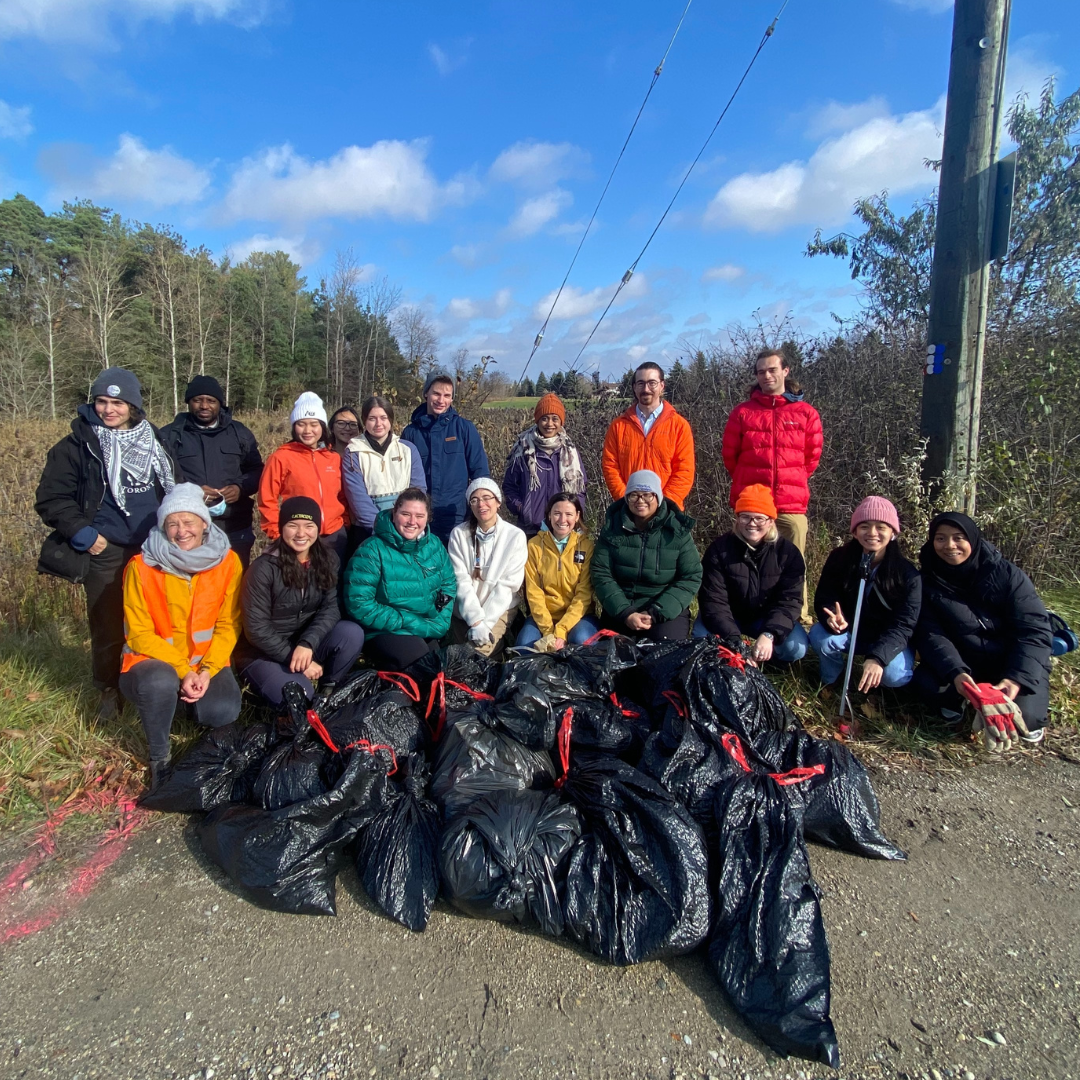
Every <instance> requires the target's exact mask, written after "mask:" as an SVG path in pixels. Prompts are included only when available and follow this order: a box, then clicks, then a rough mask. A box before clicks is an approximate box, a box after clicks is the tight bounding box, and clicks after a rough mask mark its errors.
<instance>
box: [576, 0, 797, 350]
mask: <svg viewBox="0 0 1080 1080" xmlns="http://www.w3.org/2000/svg"><path fill="white" fill-rule="evenodd" d="M788 2H789V0H784V2H783V4H782V5H781V7H780V10H779V11H778V12H777V13H776V17H775V18H774V19H773V21H772V22H771V23H769V25H768V27H767V28H766V30H765V33H764V34H762V35H761V41H759V42H758V47H757V48H756V49H755V50H754V55H753V56H752V57H750V63H749V64H747V65H746V70H745V71H743V73H742V77H741V78H740V79H739V81H738V82H737V83H736V84H735V89H734V90H732V92H731V97H729V98H728V100H727V104H726V105H725V106H724V108H723V110H722V111H721V113H720V115H719V116H718V117H717V120H716V123H715V124H713V126H712V130H711V131H710V132H709V134H708V137H707V138H706V139H705V141H704V142H703V143H702V144H701V149H700V150H699V151H698V152H697V157H695V158H694V160H693V161H692V162H690V167H689V168H688V169H687V170H686V173H685V175H684V176H683V178H682V180H681V181H680V182H679V186H678V187H677V188H676V189H675V194H674V195H672V196H671V200H670V201H669V202H668V204H667V206H666V207H664V212H663V213H662V214H661V215H660V220H659V221H658V222H657V223H656V227H655V228H654V229H653V231H652V232H651V233H649V238H648V240H646V241H645V246H644V247H643V248H642V249H641V251H639V252H638V256H637V258H636V259H635V260H634V261H633V262H632V263H631V264H630V267H629V269H628V270H627V271H626V273H625V274H623V276H622V280H621V281H620V282H619V284H618V285H616V286H615V292H614V293H612V295H611V299H610V300H609V301H608V302H607V307H605V308H604V310H603V311H602V312H601V313H600V318H599V319H597V320H596V325H595V326H594V327H593V328H592V330H590V331H589V336H588V337H587V338H586V339H585V344H584V345H582V346H581V349H580V350H579V351H578V354H577V356H576V357H574V362H573V364H571V365H570V369H571V370H573V369H574V368H575V367H576V366H577V362H578V361H579V360H580V359H581V355H582V353H584V352H585V350H586V349H587V348H588V347H589V342H590V341H592V339H593V335H594V334H595V333H596V331H597V330H599V329H600V324H601V323H602V322H603V321H604V319H605V318H606V316H607V313H608V312H609V311H610V310H611V305H612V304H614V303H615V300H616V298H617V297H618V295H619V293H621V292H622V291H623V289H624V288H625V287H626V286H627V284H628V283H629V281H630V279H631V278H632V277H633V276H634V271H635V270H637V266H638V263H639V262H641V259H642V257H643V256H644V254H645V252H646V251H648V250H649V245H650V244H651V243H652V242H653V238H654V237H655V236H656V234H657V233H658V232H659V231H660V226H661V225H663V224H664V219H665V218H666V217H667V216H668V214H669V213H670V212H671V208H672V207H673V206H674V205H675V200H676V199H677V198H678V197H679V193H680V192H681V191H682V189H683V187H685V185H686V181H687V180H689V179H690V174H691V173H692V172H693V171H694V167H695V166H696V165H697V163H698V162H699V161H700V160H701V156H702V155H703V154H704V153H705V151H706V149H707V148H708V146H709V143H710V142H712V137H713V136H714V135H715V134H716V129H717V128H718V127H719V126H720V122H721V121H722V120H723V119H724V117H725V116H727V112H728V109H730V108H731V104H732V102H733V101H734V100H735V97H736V95H737V94H738V93H739V91H740V90H741V89H742V85H743V83H744V82H746V77H747V76H748V75H749V74H750V69H751V68H752V67H753V66H754V64H755V63H756V62H757V58H758V57H759V56H760V55H761V50H762V49H764V48H765V43H766V42H767V41H768V40H769V38H771V37H772V36H773V32H774V31H775V30H776V24H777V23H778V22H779V21H780V16H781V15H783V14H784V9H785V8H786V7H787V6H788Z"/></svg>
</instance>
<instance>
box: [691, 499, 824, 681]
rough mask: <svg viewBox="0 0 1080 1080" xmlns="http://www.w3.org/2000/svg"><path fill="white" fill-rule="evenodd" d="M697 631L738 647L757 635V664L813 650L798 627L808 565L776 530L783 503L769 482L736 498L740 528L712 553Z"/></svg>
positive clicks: (706, 566)
mask: <svg viewBox="0 0 1080 1080" xmlns="http://www.w3.org/2000/svg"><path fill="white" fill-rule="evenodd" d="M702 570H703V577H702V581H701V592H700V593H699V594H698V611H699V614H698V617H697V621H696V622H695V623H694V631H693V633H694V637H705V635H706V634H716V635H717V636H718V637H719V638H721V639H722V640H723V642H724V644H725V645H727V646H728V647H730V648H732V649H738V648H739V647H740V645H741V644H742V638H743V635H744V634H745V635H746V636H747V637H750V638H753V639H754V642H753V645H752V646H751V650H750V660H751V662H752V663H756V664H760V663H765V662H767V661H769V660H772V661H775V662H776V663H778V664H790V663H793V662H794V661H796V660H801V659H802V658H803V657H804V656H805V655H806V649H807V646H808V644H809V642H808V641H807V637H806V631H805V630H803V628H802V627H801V626H800V625H799V615H800V613H801V612H802V596H803V587H804V583H805V581H806V564H805V563H804V562H803V557H802V553H801V552H800V551H799V549H798V548H797V547H796V546H795V545H794V544H793V543H792V542H791V541H790V540H786V539H785V538H784V537H782V536H781V535H780V534H779V532H778V531H777V528H776V504H775V502H774V501H773V497H772V492H771V491H769V489H768V488H767V487H766V486H765V485H764V484H751V485H750V486H749V487H745V488H743V490H742V491H741V492H740V493H739V497H738V498H737V499H736V500H735V528H734V529H733V530H732V531H731V532H729V533H725V534H724V535H723V536H719V537H717V538H716V539H715V540H714V541H713V542H712V543H711V544H710V545H709V549H708V550H707V551H706V552H705V558H704V560H703V567H702Z"/></svg>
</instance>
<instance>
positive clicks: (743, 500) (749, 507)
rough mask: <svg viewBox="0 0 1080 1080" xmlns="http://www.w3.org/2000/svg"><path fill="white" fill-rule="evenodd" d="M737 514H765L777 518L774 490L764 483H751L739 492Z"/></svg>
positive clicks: (736, 503)
mask: <svg viewBox="0 0 1080 1080" xmlns="http://www.w3.org/2000/svg"><path fill="white" fill-rule="evenodd" d="M735 513H736V514H764V515H765V516H766V517H771V518H772V519H773V520H774V521H775V520H776V503H775V502H773V497H772V492H771V491H770V490H769V489H768V488H767V487H766V486H765V485H764V484H751V485H750V486H749V487H744V488H743V489H742V491H740V492H739V497H738V498H737V499H736V500H735Z"/></svg>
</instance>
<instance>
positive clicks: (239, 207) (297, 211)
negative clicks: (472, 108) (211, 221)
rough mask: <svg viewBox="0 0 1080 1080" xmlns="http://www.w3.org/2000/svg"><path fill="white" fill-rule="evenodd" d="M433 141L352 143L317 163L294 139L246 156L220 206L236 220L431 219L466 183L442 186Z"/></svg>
mask: <svg viewBox="0 0 1080 1080" xmlns="http://www.w3.org/2000/svg"><path fill="white" fill-rule="evenodd" d="M426 155H427V142H426V140H424V139H417V140H414V141H413V142H402V141H400V140H397V139H393V140H383V141H380V142H377V143H375V144H374V145H372V146H346V147H344V148H343V149H341V150H339V151H338V152H337V153H336V154H334V156H333V157H331V158H327V159H325V160H322V161H310V160H308V159H307V158H304V157H301V156H300V155H299V154H298V153H297V152H296V151H295V150H294V149H293V148H292V147H291V146H289V145H288V144H286V145H284V146H278V147H272V148H270V149H269V150H266V151H264V152H263V153H262V154H261V155H259V156H257V157H251V158H247V159H246V160H245V161H244V162H243V163H242V164H241V165H240V167H239V168H238V169H237V170H236V172H235V173H233V176H232V180H231V182H230V184H229V190H228V192H227V194H226V195H225V199H224V200H223V202H222V205H221V207H220V208H219V214H220V216H221V217H223V218H225V219H226V220H229V221H239V220H244V219H250V220H257V221H308V220H311V219H313V218H320V217H342V218H351V219H355V218H365V217H376V216H379V215H383V214H385V215H386V216H388V217H392V218H396V219H398V220H405V219H412V220H414V221H427V220H429V219H430V218H431V217H432V215H433V214H434V213H435V212H436V210H438V209H439V208H440V207H441V206H443V205H445V204H446V203H449V202H459V201H461V200H462V199H463V198H464V197H465V194H466V185H465V183H464V182H463V181H461V180H453V181H450V182H449V183H446V184H439V182H438V181H437V180H436V179H435V177H434V176H433V175H432V174H431V171H430V170H429V169H428V167H427V163H426V161H425V157H426Z"/></svg>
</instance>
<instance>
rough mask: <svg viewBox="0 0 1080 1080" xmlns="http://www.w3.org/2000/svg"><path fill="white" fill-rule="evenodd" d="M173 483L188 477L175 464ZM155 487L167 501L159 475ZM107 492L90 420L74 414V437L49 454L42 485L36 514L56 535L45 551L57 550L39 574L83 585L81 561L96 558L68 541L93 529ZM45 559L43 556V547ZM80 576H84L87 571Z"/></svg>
mask: <svg viewBox="0 0 1080 1080" xmlns="http://www.w3.org/2000/svg"><path fill="white" fill-rule="evenodd" d="M151 426H152V425H151ZM154 434H155V435H157V436H158V440H159V441H160V439H161V433H160V432H159V431H158V430H157V428H154ZM173 479H174V480H175V481H176V482H177V483H178V484H179V483H181V482H182V481H183V480H184V472H183V470H182V469H180V468H179V467H178V466H177V464H176V462H175V460H174V461H173ZM154 486H155V488H156V490H157V497H158V500H159V501H160V500H161V499H163V498H164V497H165V490H164V488H162V486H161V484H160V483H158V480H157V477H156V476H155V477H154ZM107 490H108V485H107V483H106V480H105V463H104V461H103V460H102V457H101V444H100V443H99V442H98V440H97V436H96V435H95V434H94V429H93V427H92V425H91V424H90V421H89V420H87V419H86V418H85V417H84V416H80V415H76V417H75V419H74V420H72V421H71V434H70V435H67V436H65V437H64V438H63V439H61V440H60V441H59V442H58V443H57V444H56V445H55V446H54V447H53V448H52V449H51V450H50V451H49V453H48V456H47V457H46V459H45V468H44V469H43V470H42V471H41V479H40V480H39V481H38V486H37V493H36V495H35V501H34V509H35V510H36V511H37V515H38V517H40V518H41V520H42V521H43V522H45V524H46V525H48V526H49V528H50V529H54V530H55V531H56V535H55V536H50V537H49V539H48V540H47V541H46V548H50V547H51V548H52V549H53V551H52V556H53V557H52V559H50V562H51V563H52V565H50V566H49V567H47V568H45V567H41V566H40V564H39V569H43V568H44V569H47V570H48V572H50V573H56V574H59V576H61V577H66V578H68V579H69V580H72V581H75V580H81V578H79V577H77V576H76V574H77V573H78V572H79V571H78V569H77V568H78V566H79V565H80V562H82V563H85V562H86V561H87V560H88V559H89V558H91V557H92V556H89V555H86V553H85V552H77V551H76V550H75V549H74V548H73V547H71V545H70V544H69V543H67V541H70V540H71V538H72V537H73V536H75V534H76V533H78V532H80V531H81V530H82V529H85V528H86V527H87V526H93V524H94V518H95V517H96V516H97V512H98V510H99V509H100V508H101V503H102V501H103V500H104V498H105V492H106V491H107ZM42 556H43V558H44V556H45V549H44V548H43V549H42ZM54 560H58V561H54ZM82 572H83V573H85V569H83V571H82Z"/></svg>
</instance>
